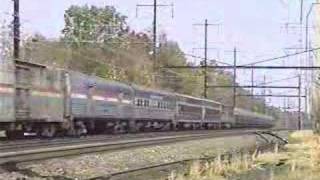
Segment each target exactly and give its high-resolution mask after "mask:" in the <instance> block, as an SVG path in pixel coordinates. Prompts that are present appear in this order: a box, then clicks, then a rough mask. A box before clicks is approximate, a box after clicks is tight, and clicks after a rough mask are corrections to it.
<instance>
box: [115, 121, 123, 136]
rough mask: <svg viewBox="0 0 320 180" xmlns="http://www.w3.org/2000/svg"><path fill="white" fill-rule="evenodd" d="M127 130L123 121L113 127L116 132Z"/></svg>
mask: <svg viewBox="0 0 320 180" xmlns="http://www.w3.org/2000/svg"><path fill="white" fill-rule="evenodd" d="M124 132H125V128H124V126H123V125H122V124H121V123H117V124H116V125H115V126H114V127H113V133H114V134H121V133H124Z"/></svg>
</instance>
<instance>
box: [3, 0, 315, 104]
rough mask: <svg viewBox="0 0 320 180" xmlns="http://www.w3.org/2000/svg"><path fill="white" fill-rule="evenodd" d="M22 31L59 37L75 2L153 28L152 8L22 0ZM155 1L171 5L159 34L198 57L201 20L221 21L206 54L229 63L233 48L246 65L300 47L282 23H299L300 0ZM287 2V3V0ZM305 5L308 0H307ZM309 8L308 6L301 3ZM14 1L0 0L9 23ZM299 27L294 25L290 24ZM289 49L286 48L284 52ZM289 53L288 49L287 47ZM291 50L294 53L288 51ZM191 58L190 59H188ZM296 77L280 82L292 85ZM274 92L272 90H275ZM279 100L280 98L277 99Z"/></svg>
mask: <svg viewBox="0 0 320 180" xmlns="http://www.w3.org/2000/svg"><path fill="white" fill-rule="evenodd" d="M20 1H21V18H22V32H23V33H24V34H32V33H35V32H38V33H41V34H43V35H45V36H47V37H51V38H57V37H59V36H60V35H61V33H60V32H61V29H62V28H63V26H64V19H63V15H64V11H65V10H66V9H67V8H68V7H69V6H70V5H72V4H77V5H84V4H89V5H98V6H103V5H113V6H115V7H116V8H117V9H118V10H119V11H120V12H121V13H122V14H124V15H127V16H128V22H129V25H130V26H131V27H132V28H133V29H136V30H140V31H146V30H150V29H151V25H152V8H147V7H146V8H140V9H139V11H138V17H137V16H136V5H137V4H150V3H153V1H152V0H20ZM158 2H159V4H171V3H174V17H173V18H172V17H171V16H172V9H171V8H170V7H167V8H164V7H160V8H159V13H158V14H159V21H158V26H159V32H166V33H167V34H168V37H169V38H170V39H172V40H175V41H178V42H179V44H180V46H181V47H182V49H183V50H184V51H185V52H187V53H192V54H196V55H199V56H202V54H203V52H202V51H201V50H196V49H193V48H203V27H201V26H193V24H196V23H203V22H204V19H206V18H207V19H208V20H209V23H218V24H220V26H219V28H218V27H216V26H212V27H210V29H209V48H212V50H210V52H209V56H210V58H218V59H221V60H222V61H225V62H229V63H232V62H233V60H232V57H233V55H232V53H231V52H230V51H231V50H232V49H233V48H234V47H237V49H238V50H239V53H238V57H239V60H238V63H239V64H246V63H250V62H254V61H257V60H261V59H264V58H269V57H275V56H279V55H284V53H285V51H284V49H285V48H289V47H299V38H298V37H299V31H297V29H296V28H290V29H289V31H287V30H286V29H285V23H298V22H299V15H300V10H299V2H300V0H290V1H288V0H287V1H286V0H158ZM288 2H290V3H288ZM308 2H309V3H311V2H312V0H310V1H308ZM305 9H308V6H305ZM11 13H12V0H1V6H0V18H1V20H2V19H4V18H5V19H7V21H10V19H11V18H12V17H11V15H10V14H11ZM294 26H295V27H297V26H296V25H294ZM287 53H288V51H287ZM289 53H290V51H289ZM291 53H292V51H291ZM190 60H192V59H190ZM272 63H273V65H275V64H278V65H283V64H288V65H289V64H294V65H297V63H299V59H298V58H290V59H287V61H285V62H284V61H278V62H272ZM250 72H251V71H246V72H245V71H239V74H241V75H242V76H241V77H240V79H239V82H241V83H242V84H245V83H247V81H249V80H250ZM294 73H295V72H294V71H277V72H274V71H273V72H270V71H260V72H257V73H256V76H255V77H256V78H257V81H262V80H263V75H264V74H266V75H267V81H270V80H275V79H281V78H284V77H288V76H293V75H294ZM295 83H296V80H292V81H287V82H282V84H283V85H284V84H295ZM274 92H276V91H274ZM275 102H276V103H277V104H279V101H278V100H277V101H275Z"/></svg>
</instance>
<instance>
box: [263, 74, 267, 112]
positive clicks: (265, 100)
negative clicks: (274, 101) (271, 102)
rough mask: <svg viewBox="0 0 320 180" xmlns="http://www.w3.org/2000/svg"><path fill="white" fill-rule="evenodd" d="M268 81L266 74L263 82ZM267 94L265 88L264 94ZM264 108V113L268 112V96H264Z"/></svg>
mask: <svg viewBox="0 0 320 180" xmlns="http://www.w3.org/2000/svg"><path fill="white" fill-rule="evenodd" d="M266 83H267V78H266V75H265V74H264V75H263V84H266ZM266 94H267V93H266V89H263V95H264V96H265V95H266ZM263 110H264V113H267V98H266V97H265V98H264V104H263Z"/></svg>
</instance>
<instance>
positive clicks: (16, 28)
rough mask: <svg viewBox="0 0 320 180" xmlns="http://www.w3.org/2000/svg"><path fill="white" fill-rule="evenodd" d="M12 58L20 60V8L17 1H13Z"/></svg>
mask: <svg viewBox="0 0 320 180" xmlns="http://www.w3.org/2000/svg"><path fill="white" fill-rule="evenodd" d="M13 3H14V4H13V6H14V10H13V11H14V14H13V17H14V19H13V57H14V60H15V61H16V60H19V59H20V13H19V11H20V7H19V0H13Z"/></svg>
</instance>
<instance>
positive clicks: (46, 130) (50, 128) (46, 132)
mask: <svg viewBox="0 0 320 180" xmlns="http://www.w3.org/2000/svg"><path fill="white" fill-rule="evenodd" d="M56 133H57V127H56V126H55V125H52V124H51V125H45V126H44V127H42V129H41V137H44V138H53V137H55V135H56Z"/></svg>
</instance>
